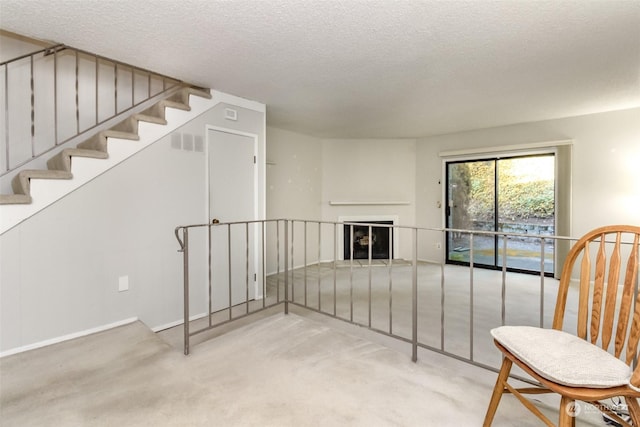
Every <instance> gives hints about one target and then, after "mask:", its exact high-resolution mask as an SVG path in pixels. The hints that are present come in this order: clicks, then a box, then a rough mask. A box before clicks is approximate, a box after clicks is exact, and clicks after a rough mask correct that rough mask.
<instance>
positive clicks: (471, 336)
mask: <svg viewBox="0 0 640 427" xmlns="http://www.w3.org/2000/svg"><path fill="white" fill-rule="evenodd" d="M469 247H470V250H469V360H471V361H473V232H471V234H470V235H469Z"/></svg>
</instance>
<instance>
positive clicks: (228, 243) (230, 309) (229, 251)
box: [227, 224, 233, 320]
mask: <svg viewBox="0 0 640 427" xmlns="http://www.w3.org/2000/svg"><path fill="white" fill-rule="evenodd" d="M227 254H228V256H229V259H228V264H227V268H228V271H229V320H231V318H232V313H231V312H232V310H233V303H232V299H231V295H232V293H233V291H232V281H231V224H228V225H227Z"/></svg>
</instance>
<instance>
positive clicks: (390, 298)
mask: <svg viewBox="0 0 640 427" xmlns="http://www.w3.org/2000/svg"><path fill="white" fill-rule="evenodd" d="M394 233H395V228H393V227H389V266H388V268H387V269H388V270H389V334H392V333H393V234H394Z"/></svg>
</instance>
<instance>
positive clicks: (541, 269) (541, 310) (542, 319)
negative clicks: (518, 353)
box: [540, 237, 545, 328]
mask: <svg viewBox="0 0 640 427" xmlns="http://www.w3.org/2000/svg"><path fill="white" fill-rule="evenodd" d="M544 245H545V240H544V237H541V238H540V327H541V328H544Z"/></svg>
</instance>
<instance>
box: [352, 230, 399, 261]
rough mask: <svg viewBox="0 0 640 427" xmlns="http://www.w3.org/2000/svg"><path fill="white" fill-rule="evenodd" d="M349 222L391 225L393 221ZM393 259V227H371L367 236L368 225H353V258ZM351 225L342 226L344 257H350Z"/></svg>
mask: <svg viewBox="0 0 640 427" xmlns="http://www.w3.org/2000/svg"><path fill="white" fill-rule="evenodd" d="M350 222H351V223H366V224H384V225H393V221H350ZM369 247H371V259H390V258H391V259H393V228H392V227H374V226H372V227H371V236H369V226H368V225H354V226H353V259H369ZM350 249H351V226H350V225H345V226H344V259H345V260H349V259H352V258H351V253H350Z"/></svg>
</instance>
